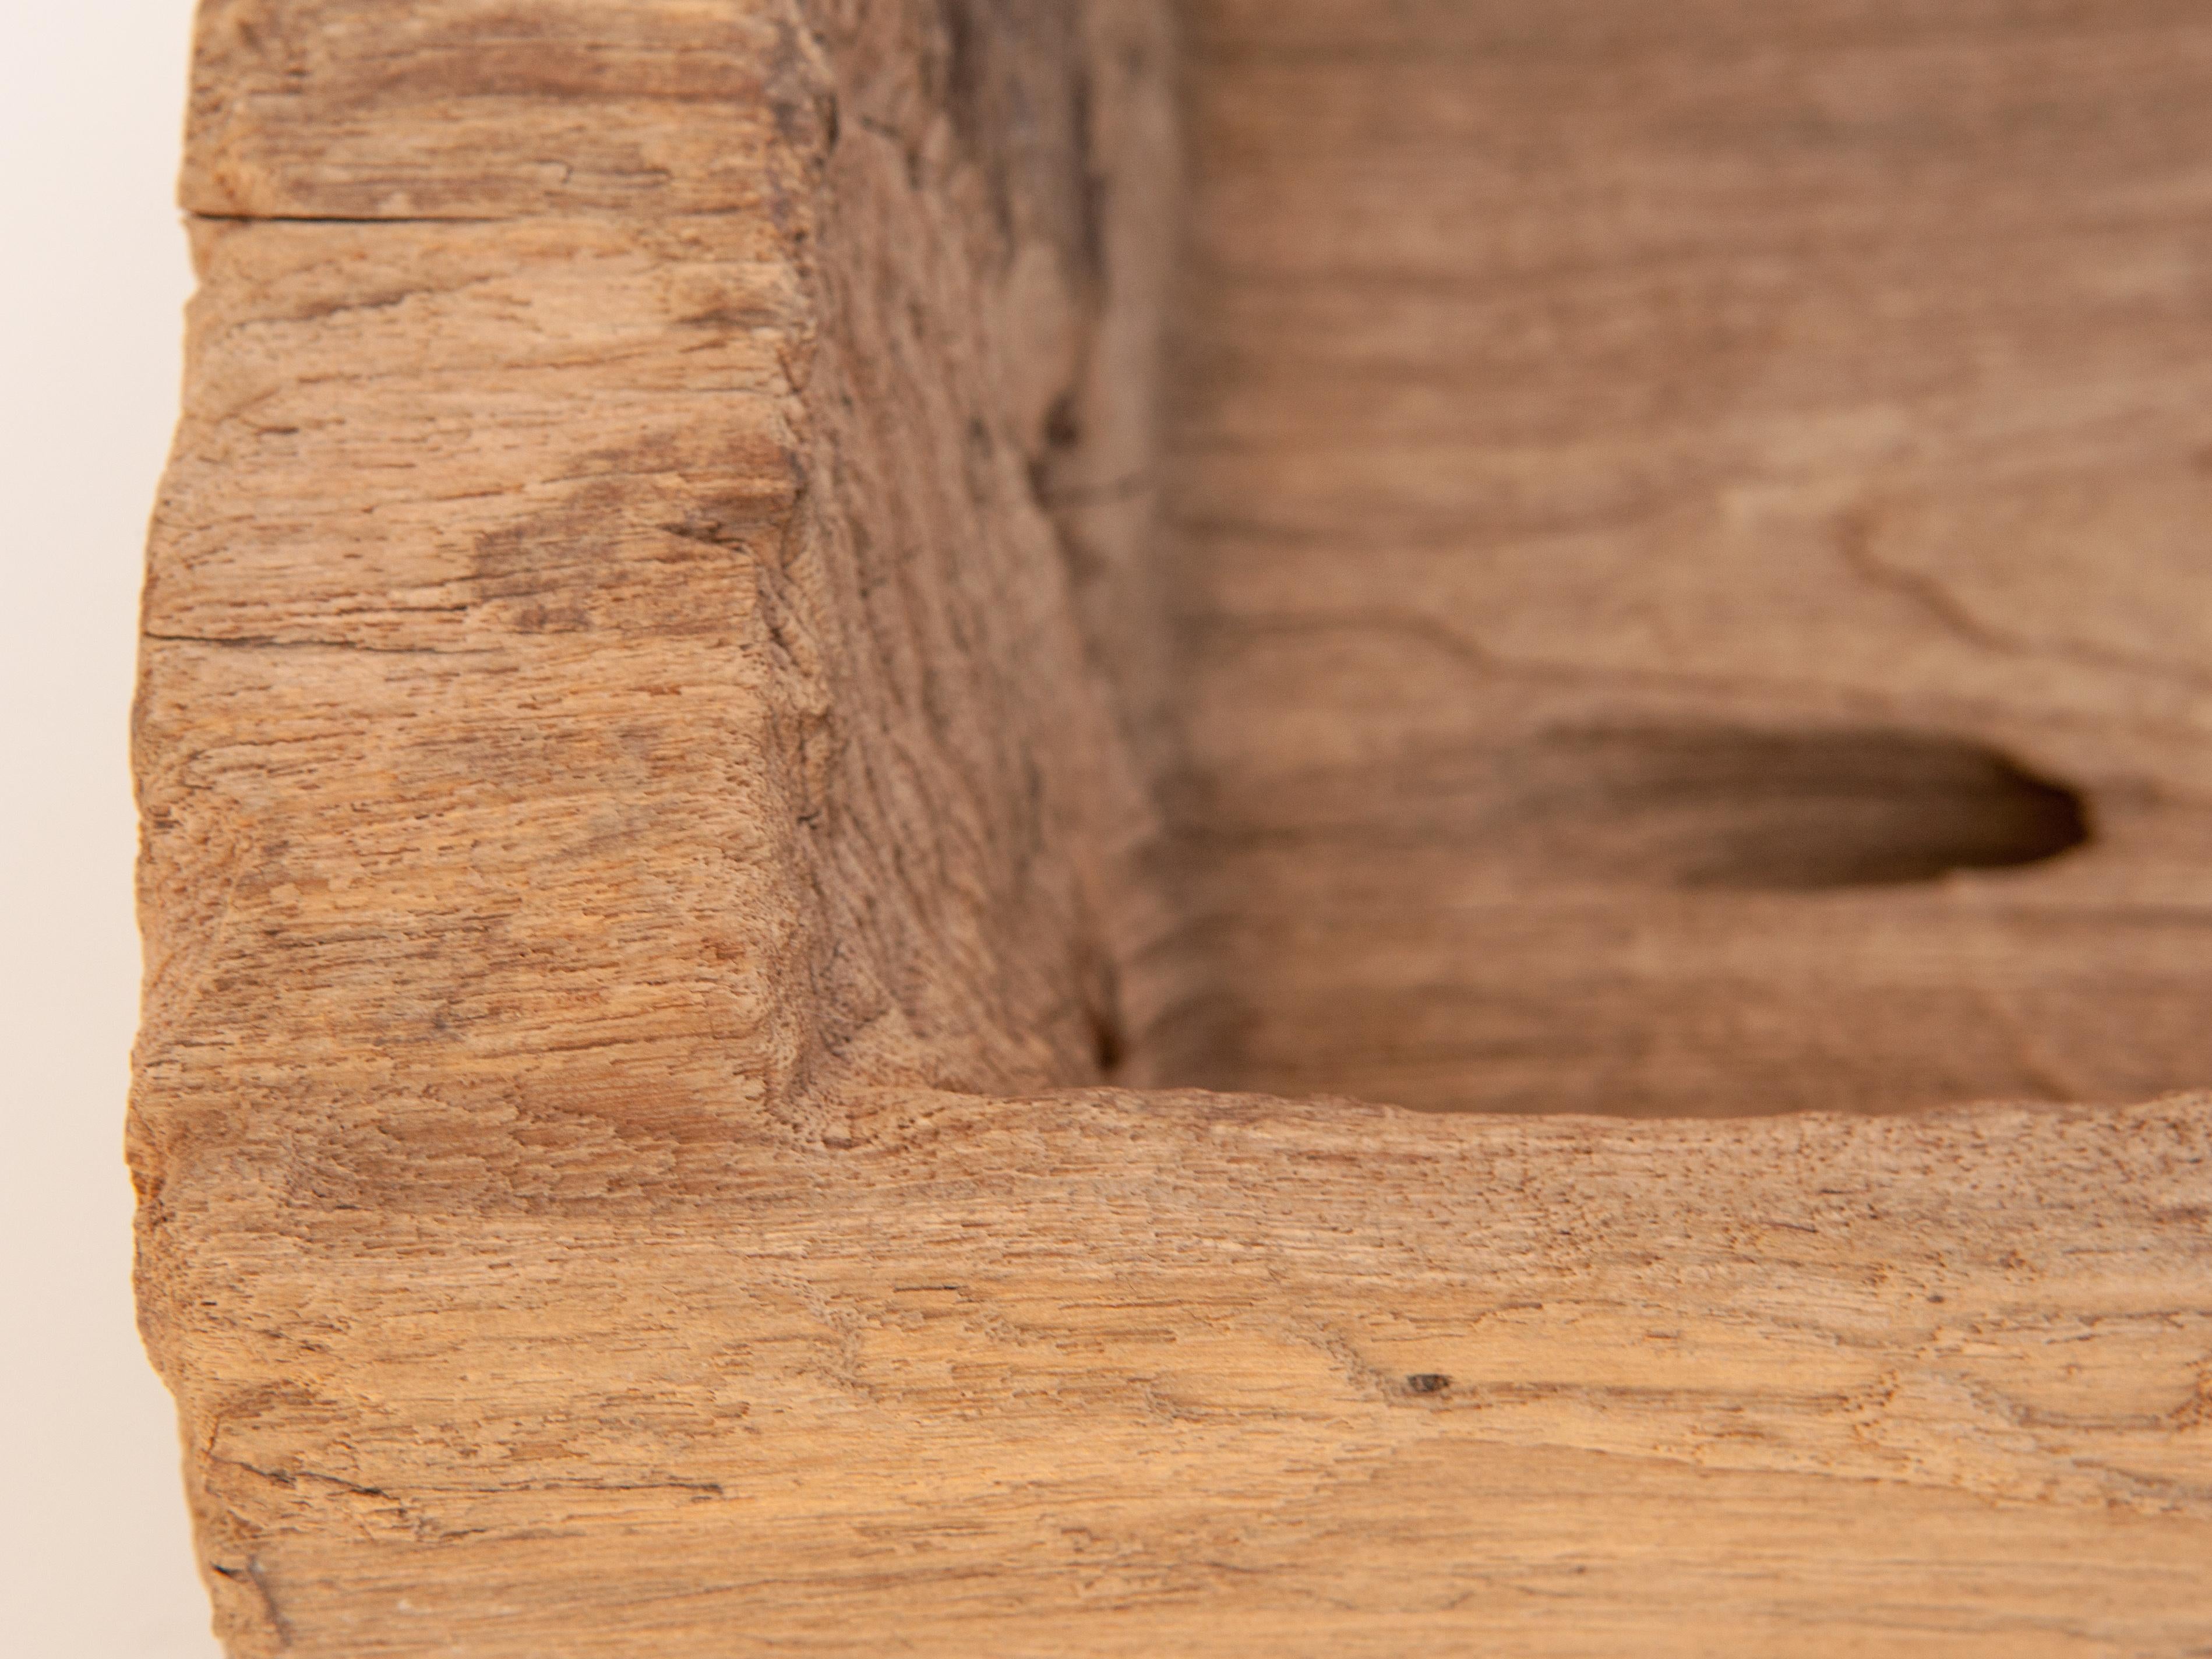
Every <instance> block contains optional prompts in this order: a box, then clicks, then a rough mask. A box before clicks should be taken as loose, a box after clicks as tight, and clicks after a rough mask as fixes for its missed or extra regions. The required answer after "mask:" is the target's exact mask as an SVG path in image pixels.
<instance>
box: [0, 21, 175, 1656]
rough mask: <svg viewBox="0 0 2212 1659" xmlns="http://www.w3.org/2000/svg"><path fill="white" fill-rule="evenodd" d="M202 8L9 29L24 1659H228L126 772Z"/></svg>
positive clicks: (13, 1248) (11, 998) (2, 897)
mask: <svg viewBox="0 0 2212 1659" xmlns="http://www.w3.org/2000/svg"><path fill="white" fill-rule="evenodd" d="M190 25H191V4H190V0H0V579H3V580H4V586H0V629H4V637H3V638H0V698H4V701H0V792H4V793H3V794H0V905H4V908H0V1021H4V1024H0V1251H4V1255H0V1297H4V1303H0V1447H4V1454H0V1455H4V1462H0V1481H4V1483H5V1484H4V1486H0V1529H4V1531H0V1653H4V1654H5V1655H7V1656H9V1659H140V1656H160V1659H212V1656H214V1655H216V1652H217V1649H216V1645H215V1643H214V1641H213V1640H212V1638H210V1636H209V1635H208V1607H207V1598H206V1596H205V1595H204V1593H203V1592H202V1590H201V1589H200V1586H199V1581H198V1577H197V1573H196V1571H195V1569H194V1567H193V1564H192V1557H191V1546H190V1541H189V1534H188V1532H187V1528H186V1523H185V1506H184V1498H183V1494H182V1490H181V1488H180V1486H179V1480H178V1468H179V1455H178V1449H177V1434H176V1425H175V1419H174V1417H173V1414H172V1413H171V1411H170V1408H169V1401H168V1395H167V1393H166V1392H165V1391H164V1390H163V1389H162V1388H161V1383H159V1382H158V1381H156V1380H155V1376H154V1374H153V1371H152V1370H151V1369H150V1368H149V1366H148V1365H147V1363H146V1358H145V1354H144V1352H143V1350H142V1349H141V1348H140V1346H139V1345H138V1337H137V1330H136V1329H135V1328H134V1326H133V1324H132V1320H131V1290H130V1270H131V1237H130V1231H131V1191H130V1186H129V1182H128V1181H127V1180H126V1178H125V1174H124V1170H123V1161H122V1136H123V1103H124V1089H125V1079H126V1075H127V1064H128V1053H129V1048H130V1043H131V1027H132V1024H133V1022H134V1018H135V1015H136V1004H137V977H138V942H137V931H136V928H135V926H134V923H133V921H132V916H131V856H132V854H133V851H134V848H135V845H136V840H137V829H136V826H135V824H134V823H133V821H132V816H131V786H130V775H129V771H128V764H129V754H128V730H127V728H128V721H129V717H130V705H131V664H132V654H133V648H134V642H135V639H136V635H137V589H138V576H139V568H140V559H141V555H142V548H143V542H144V539H145V527H146V515H147V513H148V510H149V507H151V505H152V503H153V499H154V485H155V477H156V476H157V474H158V473H159V471H160V470H161V458H162V454H163V452H164V450H165V449H166V448H167V444H168V439H169V428H170V425H171V422H172V421H173V419H174V416H175V410H176V402H177V375H178V352H179V335H180V327H181V317H180V311H181V307H182V306H183V303H184V301H185V295H186V293H187V291H188V290H189V288H190V285H191V275H190V271H189V270H188V268H187V264H186V259H185V242H184V236H183V233H182V231H181V230H180V229H179V222H178V216H177V213H176V210H175V209H174V207H173V205H172V203H173V198H174V193H175V191H174V179H175V174H176V169H177V157H178V149H179V132H180V127H181V123H182V120H183V110H184V93H185V56H186V40H187V34H188V31H189V28H190Z"/></svg>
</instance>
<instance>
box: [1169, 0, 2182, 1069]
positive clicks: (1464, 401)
mask: <svg viewBox="0 0 2212 1659" xmlns="http://www.w3.org/2000/svg"><path fill="white" fill-rule="evenodd" d="M1190 23H1191V27H1190V30H1189V33H1190V41H1189V48H1188V55H1189V58H1190V64H1189V69H1188V82H1189V84H1190V87H1191V89H1192V115H1191V138H1190V143H1191V151H1192V161H1191V167H1190V171H1191V177H1192V179H1193V181H1194V194H1193V197H1192V204H1191V211H1190V215H1189V227H1190V229H1189V243H1190V248H1191V258H1192V265H1193V270H1192V275H1191V280H1190V282H1189V283H1188V305H1187V306H1186V307H1185V309H1184V312H1183V315H1182V325H1181V328H1180V330H1179V337H1178V352H1179V355H1180V356H1182V359H1183V360H1184V361H1185V362H1186V363H1187V365H1188V368H1187V372H1186V374H1185V377H1184V387H1185V391H1184V395H1183V398H1182V407H1181V410H1180V413H1179V417H1178V427H1177V435H1176V441H1175V442H1174V444H1173V445H1172V446H1171V453H1174V454H1175V455H1176V457H1177V458H1178V460H1179V462H1180V465H1178V467H1177V468H1176V473H1175V477H1174V485H1175V500H1174V515H1175V522H1176V526H1177V529H1178V532H1179V537H1178V569H1179V571H1180V572H1181V573H1182V576H1183V580H1182V581H1180V582H1179V584H1178V586H1177V589H1176V597H1177V599H1178V601H1179V603H1180V605H1182V610H1183V612H1184V625H1185V627H1186V629H1187V630H1188V635H1189V648H1188V664H1189V672H1190V683H1189V690H1188V708H1190V710H1191V715H1190V720H1189V722H1188V738H1189V743H1188V752H1189V758H1190V763H1191V771H1190V775H1189V777H1188V781H1187V784H1186V786H1185V787H1184V788H1183V789H1182V790H1181V791H1180V792H1179V794H1180V798H1181V800H1182V806H1181V811H1180V817H1181V819H1182V823H1183V825H1184V827H1185V829H1186V831H1187V833H1188V836H1190V837H1191V839H1192V840H1193V842H1194V844H1195V845H1196V846H1197V847H1198V848H1200V849H1203V850H1204V851H1206V854H1208V856H1206V859H1205V860H1204V866H1205V869H1206V874H1205V876H1204V877H1203V878H1202V879H1201V880H1200V882H1199V883H1198V884H1197V895H1198V903H1197V908H1198V909H1199V911H1200V915H1201V916H1202V919H1203V923H1204V928H1205V932H1204V933H1203V935H1202V936H1201V948H1202V949H1203V950H1205V951H1206V952H1207V953H1208V954H1209V957H1210V960H1211V962H1212V967H1211V968H1210V969H1207V970H1206V971H1205V972H1203V973H1202V974H1200V975H1199V977H1200V979H1201V980H1203V981H1205V982H1206V983H1207V984H1209V985H1212V987H1215V988H1216V998H1215V1001H1214V1003H1213V1005H1212V1007H1211V1008H1210V1009H1209V1010H1208V1011H1207V1016H1206V1018H1204V1019H1201V1020H1193V1021H1191V1022H1189V1023H1188V1025H1187V1027H1186V1029H1185V1031H1184V1034H1183V1036H1182V1039H1181V1053H1180V1054H1178V1055H1177V1057H1176V1064H1175V1065H1174V1066H1172V1067H1171V1068H1170V1069H1171V1070H1172V1072H1173V1073H1174V1074H1175V1075H1176V1076H1177V1077H1178V1078H1179V1079H1182V1080H1184V1081H1194V1082H1205V1083H1208V1084H1210V1085H1216V1086H1221V1087H1233V1088H1247V1089H1252V1088H1256V1089H1267V1090H1271V1091H1276V1092H1281V1093H1301V1092H1306V1091H1321V1092H1349V1093H1354V1094H1360V1095H1364V1096H1367V1097H1373V1098H1381V1099H1389V1100H1395V1101H1400V1102H1403V1103H1408V1104H1416V1105H1424V1106H1435V1107H1462V1108H1463V1107H1482V1108H1486V1109H1544V1110H1557V1109H1561V1108H1563V1107H1571V1108H1574V1109H1585V1110H1593V1111H1644V1112H1681V1111H1699V1112H1714V1111H1720V1112H1726V1111H1753V1112H1757V1111H1771V1110H1774V1109H1784V1108H1789V1107H1792V1106H1841V1107H1851V1108H1860V1109H1892V1108H1896V1107H1899V1106H1921V1105H1933V1104H1938V1103H1942V1102H1944V1101H1947V1100H1957V1099H1965V1098H1972V1097H1981V1096H1996V1097H2039V1098H2045V1099H2051V1100H2109V1101H2120V1100H2126V1099H2130V1098H2135V1097H2142V1096H2144V1095H2148V1094H2151V1093H2155V1092H2157V1091H2160V1090H2162V1089H2171V1088H2178V1087H2184V1086H2189V1085H2195V1084H2197V1083H2199V1082H2202V1081H2203V1080H2204V1079H2206V1078H2207V1077H2208V1076H2212V1036H2208V1031H2209V1030H2212V1028H2208V1026H2207V1024H2206V1023H2205V1021H2204V1020H2203V1018H2202V1012H2201V1011H2202V1009H2203V1006H2204V1005H2205V1001H2206V998H2207V994H2208V992H2212V981H2208V975H2212V928H2208V923H2212V909H2208V908H2207V907H2208V904H2209V903H2212V885H2208V873H2212V865H2208V863H2207V860H2206V858H2205V845H2206V843H2205V838H2204V835H2203V824H2204V823H2205V813H2206V807H2207V803H2208V799H2212V678H2208V675H2207V664H2208V662H2212V559H2208V558H2207V556H2206V549H2207V541H2206V538H2207V534H2208V526H2212V379H2208V376H2212V219H2208V217H2207V214H2206V204H2207V200H2208V197H2207V190H2208V182H2212V174H2208V173H2207V171H2206V158H2207V155H2208V154H2212V32H2208V30H2207V28H2206V24H2205V18H2204V16H2203V13H2202V11H2201V9H2192V8H2191V7H2188V6H2186V5H2182V4H2177V3H2172V0H2124V3H2119V4H2087V3H2070V0H2069V3H2042V0H1973V3H1960V4H1949V3H1947V4H1945V5H1942V6H1940V7H1928V6H1924V5H1920V4H1917V3H1909V0H1876V3H1863V0H1850V3H1820V4H1814V5H1799V4H1792V5H1790V6H1787V7H1759V6H1756V5H1751V4H1747V3H1741V0H1705V3H1698V4H1693V5H1689V6H1668V7H1666V8H1662V9H1653V8H1639V7H1635V6H1632V5H1627V4H1622V3H1616V0H1571V3H1565V4H1559V3H1552V0H1541V3H1539V0H1530V3H1518V0H1508V3H1504V4H1485V5H1480V6H1467V5H1452V4H1443V3H1437V4H1410V5H1389V6H1368V7H1346V6H1341V5H1336V4H1331V3H1326V0H1314V3H1304V0H1291V3H1282V4H1277V3H1261V0H1252V3H1245V0H1202V3H1198V4H1195V5H1194V6H1193V7H1192V8H1191V9H1190ZM1885 737H1887V738H1890V739H1891V740H1892V741H1893V743H1894V744H1898V745H1899V746H1900V747H1901V748H1902V750H1903V751H1904V752H1900V753H1895V754H1893V755H1892V756H1891V757H1889V758H1888V759H1887V761H1885V760H1884V758H1883V757H1882V756H1881V753H1880V752H1879V743H1878V741H1870V739H1873V740H1879V739H1881V738H1885ZM1930 741H1949V742H1954V743H1959V744H1966V745H1973V746H1978V748H1979V749H1980V750H1994V751H1995V752H1996V754H1997V755H1999V756H2002V757H2005V758H2007V759H2008V760H2010V761H2011V762H2012V763H2015V764H2016V765H2017V766H2019V767H2021V768H2022V769H2026V770H2027V771H2028V772H2030V773H2031V774H2033V775H2037V776H2040V777H2046V778H2050V779H2055V780H2057V781H2060V782H2063V783H2064V784H2066V785H2069V786H2070V787H2073V788H2074V789H2075V790H2076V791H2078V792H2079V793H2081V795H2082V796H2083V797H2085V798H2086V799H2087V806H2088V811H2089V814H2090V816H2091V817H2092V818H2093V822H2094V826H2095V831H2096V834H2095V839H2094V841H2093V842H2092V844H2091V845H2090V846H2089V847H2087V848H2085V849H2083V850H2082V851H2081V852H2080V853H2078V854H2073V855H2071V856H2068V857H2065V858H2062V859H2058V860H2053V861H2051V862H2048V863H2044V864H2039V865H2033V866H2023V867H2020V868H2016V869H2004V870H1992V871H1986V872H1975V871H1971V870H1970V871H1966V872H1961V873H1960V874H1958V875H1955V876H1954V877H1952V878H1949V879H1948V880H1945V881H1920V882H1909V883H1903V884H1891V885H1874V884H1865V883H1863V882H1862V881H1855V880H1852V879H1849V877H1850V858H1849V856H1848V854H1849V852H1850V842H1851V841H1852V840H1853V839H1854V838H1856V839H1857V840H1859V841H1861V842H1872V843H1873V845H1874V847H1875V849H1876V850H1880V849H1881V848H1882V847H1884V846H1885V845H1887V846H1888V847H1889V848H1891V850H1893V851H1894V850H1898V849H1897V848H1896V845H1895V843H1896V840H1897V837H1898V836H1899V833H1900V832H1901V831H1903V830H1906V829H1909V828H1910V825H1911V823H1923V824H1928V823H1932V824H1935V825H1937V826H1939V827H1940V825H1941V824H1942V823H1943V822H1944V821H1945V820H1946V819H1947V818H1949V817H1953V816H1954V814H1966V815H1972V814H1973V813H1975V812H1977V811H1979V812H1982V813H1984V814H1990V813H1994V814H1997V815H1999V816H2002V812H2003V811H2004V810H2005V808H2004V803H2003V801H2002V799H1999V800H1995V801H1992V800H1989V799H1982V800H1981V802H1980V805H1978V806H1977V805H1975V804H1974V803H1973V801H1972V799H1967V798H1969V797H1973V796H1975V794H1976V793H1977V792H1976V791H1975V789H1974V787H1972V784H1971V781H1969V780H1968V778H1967V777H1966V771H1968V770H1970V768H1969V767H1968V766H1966V763H1965V762H1964V760H1963V758H1962V761H1961V769H1960V772H1959V774H1958V775H1956V779H1955V787H1938V786H1936V784H1935V783H1934V782H1933V781H1931V780H1929V779H1928V778H1927V776H1926V775H1925V769H1924V767H1923V765H1922V757H1924V756H1925V754H1926V752H1927V747H1926V746H1927V744H1929V742H1930ZM1792 744H1796V747H1795V749H1794V750H1793V748H1792ZM1669 756H1671V757H1674V763H1673V764H1667V763H1666V760H1667V757H1669ZM1791 774H1794V776H1792V775H1791ZM1788 799H1794V800H1795V801H1796V802H1797V803H1798V804H1799V811H1797V812H1796V815H1795V816H1794V817H1793V816H1792V815H1790V813H1789V812H1788V811H1778V806H1780V805H1783V804H1784V802H1785V801H1786V800H1788ZM1899 799H1909V800H1911V803H1912V804H1911V807H1910V808H1909V809H1908V815H1907V817H1906V820H1905V824H1904V825H1899V826H1892V827H1891V828H1888V829H1885V828H1884V826H1883V825H1882V823H1881V822H1880V821H1879V818H1878V816H1875V817H1873V819H1872V821H1869V807H1870V806H1872V805H1875V803H1878V802H1881V801H1884V800H1899ZM1854 820H1856V822H1855V821H1854ZM1818 836H1828V837H1829V838H1830V839H1831V840H1832V842H1834V843H1836V844H1835V845H1834V847H1833V848H1832V854H1831V856H1830V857H1829V858H1828V860H1826V862H1827V864H1828V866H1829V867H1830V872H1831V874H1832V876H1833V877H1834V878H1833V879H1831V880H1829V881H1827V882H1826V883H1822V882H1819V881H1808V880H1802V879H1797V880H1793V879H1788V878H1783V879H1777V878H1776V872H1775V866H1776V865H1777V864H1778V863H1782V862H1785V861H1786V859H1788V858H1792V857H1797V856H1799V855H1801V854H1802V849H1803V848H1804V847H1805V845H1806V843H1807V842H1808V840H1810V839H1812V838H1814V837H1818ZM1594 840H1596V841H1600V842H1603V843H1604V844H1602V845H1595V846H1594V845H1592V844H1591V843H1592V842H1593V841H1594ZM1682 842H1688V843H1690V844H1691V845H1692V846H1694V847H1695V848H1699V850H1700V851H1701V853H1702V854H1704V855H1705V858H1706V863H1705V866H1704V867H1703V868H1700V867H1699V866H1698V865H1696V864H1695V863H1689V862H1686V860H1684V859H1683V858H1682V857H1681V856H1680V843H1682ZM1730 848H1734V849H1735V854H1734V859H1733V862H1734V864H1735V866H1736V867H1735V868H1734V869H1731V868H1730V867H1729V864H1730V859H1729V856H1727V854H1729V849H1730ZM1715 850H1718V851H1719V852H1721V853H1722V854H1723V857H1722V858H1721V859H1720V860H1718V867H1715V865H1714V862H1713V860H1711V854H1712V853H1713V852H1714V851H1715ZM1902 850H1905V851H1907V852H1911V851H1915V850H1919V851H1932V852H1934V853H1936V854H1941V853H1942V852H1943V851H1944V850H1945V849H1944V848H1942V847H1940V846H1939V847H1937V848H1932V849H1925V848H1923V849H1915V848H1911V847H1907V848H1904V849H1902ZM1939 861H1940V860H1939ZM1815 873H1817V872H1815ZM1786 874H1787V872H1784V876H1785V877H1786ZM1686 877H1691V878H1692V879H1685V878H1686Z"/></svg>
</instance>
